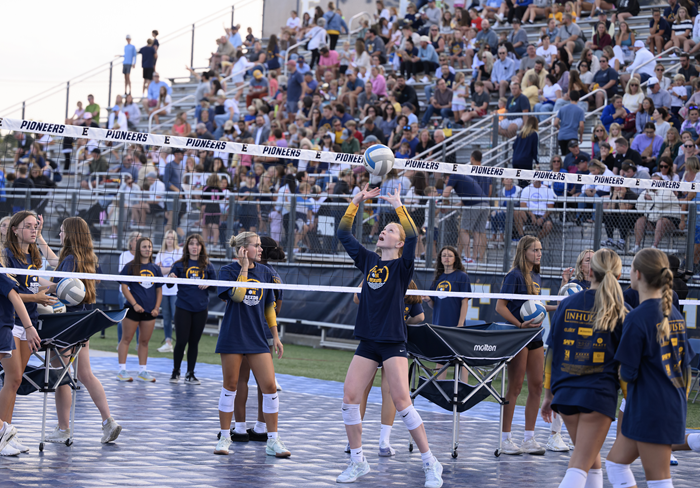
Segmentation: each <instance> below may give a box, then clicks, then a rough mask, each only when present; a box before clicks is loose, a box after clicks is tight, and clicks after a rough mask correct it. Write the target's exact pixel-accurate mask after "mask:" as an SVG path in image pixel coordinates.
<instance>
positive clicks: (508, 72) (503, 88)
mask: <svg viewBox="0 0 700 488" xmlns="http://www.w3.org/2000/svg"><path fill="white" fill-rule="evenodd" d="M515 70H516V66H515V61H513V60H512V59H510V58H509V57H508V50H507V49H506V47H505V46H500V47H499V48H498V60H497V61H496V62H495V63H493V71H491V80H490V81H484V86H485V87H486V89H487V90H488V91H495V90H498V96H499V98H502V97H505V96H506V92H507V91H508V88H509V87H510V83H511V80H512V78H513V76H514V75H515ZM528 104H529V102H528Z"/></svg>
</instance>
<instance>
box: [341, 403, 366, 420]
mask: <svg viewBox="0 0 700 488" xmlns="http://www.w3.org/2000/svg"><path fill="white" fill-rule="evenodd" d="M343 422H345V425H357V424H361V423H362V416H361V415H360V406H359V405H350V404H349V403H343Z"/></svg>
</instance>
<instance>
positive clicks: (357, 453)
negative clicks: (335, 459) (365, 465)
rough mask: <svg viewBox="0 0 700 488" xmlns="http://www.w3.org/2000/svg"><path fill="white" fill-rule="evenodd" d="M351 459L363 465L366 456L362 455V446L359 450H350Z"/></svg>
mask: <svg viewBox="0 0 700 488" xmlns="http://www.w3.org/2000/svg"><path fill="white" fill-rule="evenodd" d="M350 459H351V460H352V461H353V462H355V463H361V462H362V461H364V460H365V456H364V455H363V454H362V446H360V447H358V448H357V449H350Z"/></svg>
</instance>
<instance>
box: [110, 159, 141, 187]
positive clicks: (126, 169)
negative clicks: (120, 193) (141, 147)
mask: <svg viewBox="0 0 700 488" xmlns="http://www.w3.org/2000/svg"><path fill="white" fill-rule="evenodd" d="M110 173H117V174H125V173H126V174H129V175H131V176H132V177H133V179H134V181H136V179H137V178H138V177H139V170H138V169H137V168H136V166H134V157H133V156H132V155H131V154H126V155H125V156H124V159H123V160H122V164H121V165H119V167H117V168H114V169H113V170H110Z"/></svg>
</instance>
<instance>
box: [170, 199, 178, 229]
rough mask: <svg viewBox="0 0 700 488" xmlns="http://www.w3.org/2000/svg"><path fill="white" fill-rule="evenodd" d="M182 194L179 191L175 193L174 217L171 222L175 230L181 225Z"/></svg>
mask: <svg viewBox="0 0 700 488" xmlns="http://www.w3.org/2000/svg"><path fill="white" fill-rule="evenodd" d="M179 220H180V194H179V193H178V192H175V195H173V217H172V222H170V227H171V228H172V229H173V230H175V231H176V230H177V228H178V227H180V222H179Z"/></svg>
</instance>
